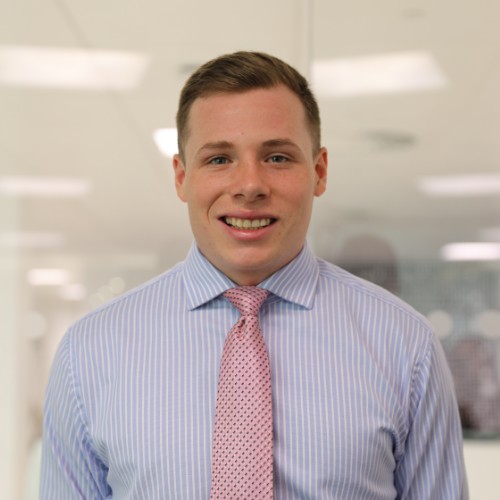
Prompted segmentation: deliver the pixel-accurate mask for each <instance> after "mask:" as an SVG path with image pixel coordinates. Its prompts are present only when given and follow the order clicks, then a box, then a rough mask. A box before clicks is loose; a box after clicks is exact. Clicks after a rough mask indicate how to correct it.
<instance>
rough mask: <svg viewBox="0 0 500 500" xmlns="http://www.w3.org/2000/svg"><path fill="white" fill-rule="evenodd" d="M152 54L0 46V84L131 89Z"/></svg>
mask: <svg viewBox="0 0 500 500" xmlns="http://www.w3.org/2000/svg"><path fill="white" fill-rule="evenodd" d="M148 62H149V58H148V57H147V56H145V55H144V54H139V53H134V52H118V51H111V50H85V49H71V48H56V47H30V46H14V45H7V46H0V84H3V85H11V86H20V87H54V88H73V89H88V90H128V89H132V88H134V87H137V85H138V84H139V83H140V81H141V79H142V76H143V74H144V72H145V70H146V67H147V65H148Z"/></svg>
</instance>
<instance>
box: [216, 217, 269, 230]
mask: <svg viewBox="0 0 500 500" xmlns="http://www.w3.org/2000/svg"><path fill="white" fill-rule="evenodd" d="M224 220H225V221H226V224H229V225H230V226H233V227H237V228H239V229H259V228H261V227H266V226H269V224H271V219H237V218H236V217H226V218H225V219H224Z"/></svg>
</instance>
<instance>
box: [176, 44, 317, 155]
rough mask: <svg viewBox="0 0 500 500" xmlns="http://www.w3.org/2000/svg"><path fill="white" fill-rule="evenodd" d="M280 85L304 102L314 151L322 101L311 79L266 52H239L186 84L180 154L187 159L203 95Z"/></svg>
mask: <svg viewBox="0 0 500 500" xmlns="http://www.w3.org/2000/svg"><path fill="white" fill-rule="evenodd" d="M277 85H285V86H286V87H288V88H289V89H290V90H291V91H292V92H293V93H294V94H295V95H296V96H297V97H298V98H299V99H300V101H301V102H302V104H303V105H304V109H305V111H306V117H307V123H308V125H309V129H310V132H311V137H312V142H313V149H314V153H316V152H318V151H319V148H320V144H321V137H320V135H321V132H320V117H319V109H318V103H317V102H316V99H315V97H314V95H313V93H312V92H311V89H310V88H309V84H308V83H307V80H306V79H305V78H304V77H303V76H302V75H301V74H300V73H299V72H298V71H297V70H296V69H294V68H293V67H292V66H290V65H289V64H287V63H285V62H284V61H282V60H281V59H278V58H277V57H274V56H271V55H269V54H264V53H262V52H235V53H233V54H226V55H223V56H220V57H217V58H216V59H212V60H211V61H208V62H207V63H205V64H204V65H203V66H200V67H199V68H198V69H197V70H196V71H195V72H194V73H193V74H192V75H191V76H190V77H189V79H188V80H187V82H186V83H185V85H184V87H183V89H182V92H181V95H180V99H179V108H178V110H177V117H176V121H177V132H178V146H179V154H180V156H181V158H182V159H183V160H184V145H185V144H186V140H187V135H188V119H189V111H190V110H191V106H192V105H193V102H194V101H195V100H196V99H198V98H199V97H207V96H209V95H213V94H219V93H236V92H245V91H247V90H252V89H256V88H270V87H275V86H277Z"/></svg>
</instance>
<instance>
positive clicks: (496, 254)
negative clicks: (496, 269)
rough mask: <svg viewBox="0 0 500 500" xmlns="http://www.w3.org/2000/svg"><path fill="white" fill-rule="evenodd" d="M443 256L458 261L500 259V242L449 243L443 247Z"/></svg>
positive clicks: (448, 259)
mask: <svg viewBox="0 0 500 500" xmlns="http://www.w3.org/2000/svg"><path fill="white" fill-rule="evenodd" d="M441 258H442V259H443V260H446V261H456V262H463V261H492V260H500V243H487V242H485V243H449V244H447V245H445V246H444V247H443V248H442V249H441Z"/></svg>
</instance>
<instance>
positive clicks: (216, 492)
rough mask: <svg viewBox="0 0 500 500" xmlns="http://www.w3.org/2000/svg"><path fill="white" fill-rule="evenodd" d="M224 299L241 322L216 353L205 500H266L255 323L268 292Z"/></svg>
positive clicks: (239, 292)
mask: <svg viewBox="0 0 500 500" xmlns="http://www.w3.org/2000/svg"><path fill="white" fill-rule="evenodd" d="M224 295H225V296H226V297H227V298H228V299H229V300H230V301H231V303H232V304H234V306H235V307H236V308H237V309H238V310H239V311H240V313H241V317H240V319H239V320H238V322H237V323H236V324H235V325H234V326H233V328H232V329H231V331H230V332H229V334H228V336H227V339H226V343H225V345H224V350H223V353H222V359H221V366H220V374H219V386H218V390H217V407H216V416H215V425H214V436H213V448H212V485H211V493H210V498H211V499H228V500H229V499H231V500H233V499H241V500H242V499H272V498H273V421H272V395H271V373H270V367H269V358H268V354H267V349H266V345H265V343H264V339H263V338H262V333H261V331H260V326H259V318H258V314H259V310H260V307H261V305H262V303H263V302H264V300H265V299H266V297H267V295H268V292H267V291H266V290H263V289H261V288H256V287H238V288H233V289H231V290H228V291H227V292H226V293H225V294H224Z"/></svg>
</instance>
